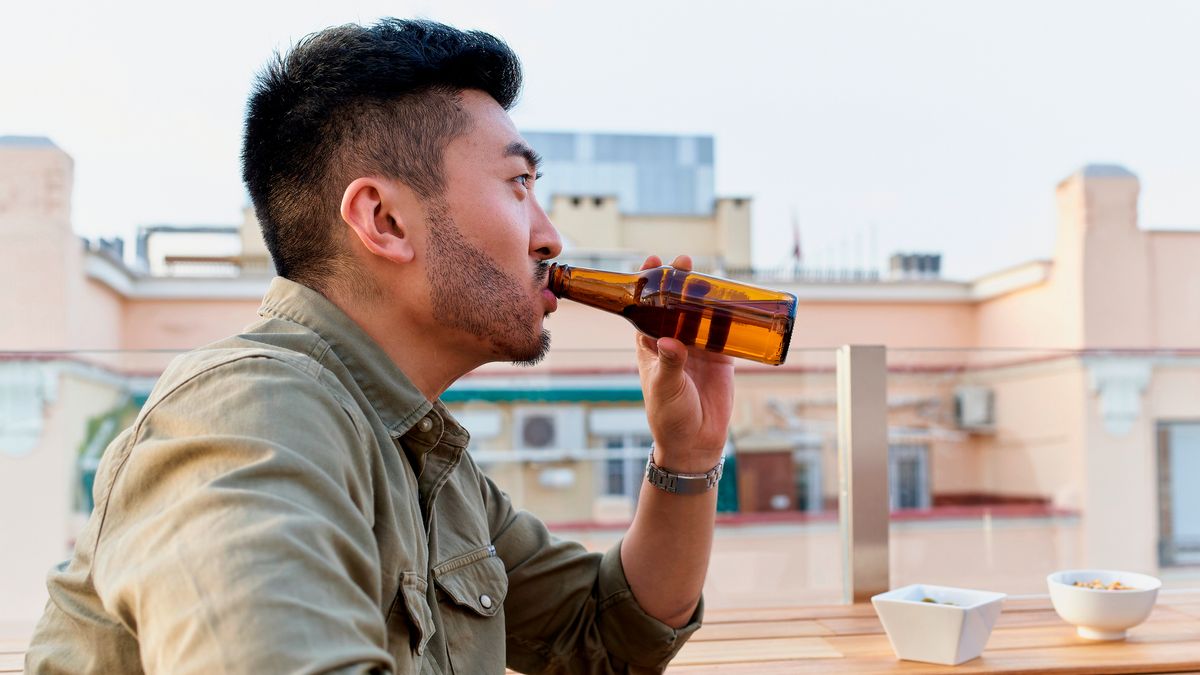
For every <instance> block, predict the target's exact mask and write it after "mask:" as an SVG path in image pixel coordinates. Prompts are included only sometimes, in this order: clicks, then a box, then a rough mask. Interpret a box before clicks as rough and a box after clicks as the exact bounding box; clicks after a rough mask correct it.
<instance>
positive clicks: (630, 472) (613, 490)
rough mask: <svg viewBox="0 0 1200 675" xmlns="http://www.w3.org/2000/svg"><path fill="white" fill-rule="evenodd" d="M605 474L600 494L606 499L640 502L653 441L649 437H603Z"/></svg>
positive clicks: (634, 434)
mask: <svg viewBox="0 0 1200 675" xmlns="http://www.w3.org/2000/svg"><path fill="white" fill-rule="evenodd" d="M602 441H603V443H604V471H603V472H602V474H601V476H602V482H603V485H602V486H601V490H602V491H603V493H604V494H605V495H609V496H623V497H630V498H632V499H634V500H635V501H636V500H637V495H638V491H639V490H640V489H641V487H642V476H643V474H644V473H645V471H646V457H647V456H649V454H650V444H651V443H653V442H654V440H653V439H652V438H651V437H650V436H649V435H648V434H638V433H624V434H611V435H606V436H603V437H602Z"/></svg>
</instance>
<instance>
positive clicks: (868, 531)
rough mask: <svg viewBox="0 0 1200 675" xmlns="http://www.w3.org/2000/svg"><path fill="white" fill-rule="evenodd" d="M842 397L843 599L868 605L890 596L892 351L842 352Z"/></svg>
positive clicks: (839, 388) (839, 403)
mask: <svg viewBox="0 0 1200 675" xmlns="http://www.w3.org/2000/svg"><path fill="white" fill-rule="evenodd" d="M837 391H838V398H837V417H838V485H839V490H838V509H839V511H838V515H839V518H840V520H841V526H842V528H841V529H842V582H843V583H842V588H843V591H842V597H843V599H844V601H845V602H866V601H867V600H869V599H870V598H871V596H872V595H875V594H876V593H882V592H883V591H886V590H888V518H889V505H888V442H887V350H886V349H885V348H884V347H879V346H855V345H847V346H844V347H841V348H840V349H838V355H837Z"/></svg>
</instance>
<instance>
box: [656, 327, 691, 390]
mask: <svg viewBox="0 0 1200 675" xmlns="http://www.w3.org/2000/svg"><path fill="white" fill-rule="evenodd" d="M656 346H657V347H658V378H657V379H658V380H659V382H660V383H663V384H665V383H668V382H670V383H676V382H678V381H679V380H681V379H682V378H683V366H684V364H686V363H687V358H688V352H687V347H684V346H683V343H682V342H680V341H679V340H675V339H672V338H659V339H658V344H657V345H656Z"/></svg>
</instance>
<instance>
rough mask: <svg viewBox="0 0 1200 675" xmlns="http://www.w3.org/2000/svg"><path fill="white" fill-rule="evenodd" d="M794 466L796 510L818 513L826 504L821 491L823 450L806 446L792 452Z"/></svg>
mask: <svg viewBox="0 0 1200 675" xmlns="http://www.w3.org/2000/svg"><path fill="white" fill-rule="evenodd" d="M792 468H793V472H794V473H793V475H794V477H795V482H796V493H795V494H796V510H797V511H808V512H812V513H816V512H819V511H821V509H822V506H823V505H824V504H823V502H824V495H823V494H822V491H821V451H820V449H819V448H804V449H801V450H796V451H795V452H793V453H792Z"/></svg>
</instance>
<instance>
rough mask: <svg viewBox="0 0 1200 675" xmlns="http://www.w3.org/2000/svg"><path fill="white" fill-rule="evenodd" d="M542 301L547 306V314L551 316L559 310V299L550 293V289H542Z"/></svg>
mask: <svg viewBox="0 0 1200 675" xmlns="http://www.w3.org/2000/svg"><path fill="white" fill-rule="evenodd" d="M542 300H543V302H544V303H545V305H546V313H547V314H549V313H550V312H553V311H554V310H556V309H558V298H557V297H555V296H554V294H553V293H551V292H550V289H549V288H543V289H542Z"/></svg>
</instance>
